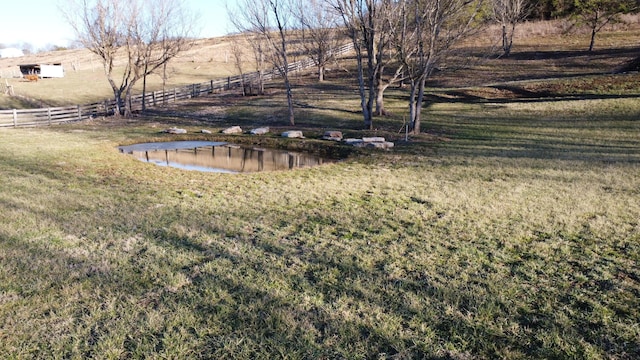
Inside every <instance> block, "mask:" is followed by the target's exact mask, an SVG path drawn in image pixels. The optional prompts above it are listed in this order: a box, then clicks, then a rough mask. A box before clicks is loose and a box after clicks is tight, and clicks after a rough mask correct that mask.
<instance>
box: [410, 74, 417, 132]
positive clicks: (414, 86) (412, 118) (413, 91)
mask: <svg viewBox="0 0 640 360" xmlns="http://www.w3.org/2000/svg"><path fill="white" fill-rule="evenodd" d="M416 91H417V84H416V82H415V80H413V79H412V80H411V88H410V90H409V125H408V126H409V131H411V132H413V128H414V127H415V123H416Z"/></svg>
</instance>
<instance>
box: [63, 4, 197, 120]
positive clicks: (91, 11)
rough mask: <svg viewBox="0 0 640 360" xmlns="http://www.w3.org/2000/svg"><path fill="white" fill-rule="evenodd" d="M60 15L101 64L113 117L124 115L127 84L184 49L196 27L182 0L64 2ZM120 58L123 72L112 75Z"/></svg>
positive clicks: (127, 105)
mask: <svg viewBox="0 0 640 360" xmlns="http://www.w3.org/2000/svg"><path fill="white" fill-rule="evenodd" d="M63 14H64V16H65V18H66V19H67V21H68V22H69V24H70V25H71V26H72V27H73V29H74V31H75V34H76V37H77V41H78V42H79V43H80V44H82V46H84V47H85V48H87V49H88V50H90V51H91V52H93V53H94V54H96V55H98V56H99V57H100V59H101V60H102V64H103V67H104V72H105V75H106V76H107V81H108V82H109V85H110V86H111V89H112V91H113V95H114V99H115V104H116V109H115V115H116V116H119V115H124V116H125V117H129V116H130V115H131V95H132V94H131V90H132V89H133V86H134V85H135V84H137V83H138V82H139V81H140V80H142V81H143V84H145V83H146V78H147V75H149V74H151V73H154V72H156V71H158V70H159V69H162V68H164V67H165V66H166V64H167V63H168V62H169V61H170V60H171V59H173V58H174V57H175V56H177V55H178V54H179V53H180V52H181V51H184V50H186V49H188V48H190V47H191V46H192V44H193V40H194V38H193V36H194V28H193V26H194V25H195V24H197V16H196V15H195V14H193V13H192V12H191V11H190V10H189V8H188V7H187V6H186V4H185V2H184V1H183V0H67V5H66V6H65V7H64V8H63ZM122 58H124V59H125V61H124V64H123V65H124V69H123V70H121V71H115V70H116V61H118V60H119V59H122ZM165 69H166V68H165ZM143 88H144V87H143ZM143 91H144V90H143ZM143 98H144V97H143ZM143 108H144V103H143Z"/></svg>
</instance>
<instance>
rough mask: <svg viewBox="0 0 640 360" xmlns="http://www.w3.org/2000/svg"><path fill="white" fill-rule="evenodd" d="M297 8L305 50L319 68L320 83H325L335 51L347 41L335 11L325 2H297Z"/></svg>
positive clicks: (312, 0) (317, 0)
mask: <svg viewBox="0 0 640 360" xmlns="http://www.w3.org/2000/svg"><path fill="white" fill-rule="evenodd" d="M295 8H296V11H295V15H296V17H297V18H298V22H299V23H300V28H301V29H302V46H303V50H304V52H305V54H306V55H307V56H309V58H310V59H311V60H312V61H313V62H314V63H315V65H316V66H317V68H318V81H324V73H325V70H326V66H327V64H329V63H330V62H331V61H333V60H335V53H334V52H333V50H334V49H335V48H337V47H338V46H340V45H341V44H342V42H343V41H346V39H345V36H344V32H343V31H341V29H340V28H339V27H338V26H337V25H338V24H337V22H338V17H337V16H336V13H335V11H333V8H332V7H330V6H328V4H327V3H326V2H325V1H322V0H297V1H296V6H295Z"/></svg>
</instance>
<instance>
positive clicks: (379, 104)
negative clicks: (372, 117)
mask: <svg viewBox="0 0 640 360" xmlns="http://www.w3.org/2000/svg"><path fill="white" fill-rule="evenodd" d="M388 87H389V83H387V84H383V83H378V86H377V89H376V115H377V116H386V115H387V110H386V109H385V108H384V91H385V90H387V88H388Z"/></svg>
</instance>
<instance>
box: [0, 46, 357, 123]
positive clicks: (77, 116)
mask: <svg viewBox="0 0 640 360" xmlns="http://www.w3.org/2000/svg"><path fill="white" fill-rule="evenodd" d="M352 50H353V44H346V45H342V46H340V47H338V48H336V49H334V50H333V53H334V54H335V56H340V55H344V54H346V53H348V52H350V51H352ZM312 66H315V63H314V62H313V60H311V59H307V60H302V61H297V62H293V63H291V64H289V67H288V69H289V72H296V71H301V70H304V69H306V68H309V67H312ZM260 76H261V75H260V73H259V72H252V73H246V74H243V75H236V76H230V77H227V78H224V79H217V80H210V81H208V82H203V83H197V84H190V85H186V86H182V87H178V88H174V89H170V90H159V91H153V92H149V93H146V94H145V96H144V104H145V107H154V106H159V105H164V104H167V103H170V102H176V101H180V100H186V99H190V98H195V97H199V96H202V95H203V94H211V93H214V92H222V91H228V90H232V89H235V88H239V87H241V86H243V85H244V84H250V83H255V82H256V81H258V80H259V79H260ZM278 76H280V74H279V72H278V71H277V70H275V69H273V70H269V71H264V72H262V80H263V81H269V80H272V79H273V78H276V77H278ZM142 103H143V96H142V95H135V96H132V97H131V110H133V111H136V110H142ZM115 108H116V107H115V100H106V101H102V102H96V103H92V104H87V105H76V106H63V107H50V108H40V109H21V110H18V109H13V110H0V127H21V126H41V125H53V124H59V123H64V122H71V121H80V120H86V119H90V118H93V117H99V116H111V115H113V114H114V113H115Z"/></svg>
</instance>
